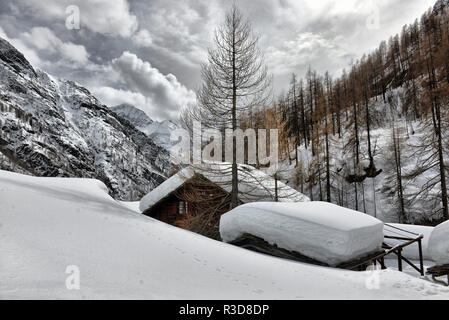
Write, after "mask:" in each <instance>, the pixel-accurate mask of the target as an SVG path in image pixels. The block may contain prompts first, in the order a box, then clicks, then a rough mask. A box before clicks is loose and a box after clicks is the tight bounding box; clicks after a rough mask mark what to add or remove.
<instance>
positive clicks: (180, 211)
mask: <svg viewBox="0 0 449 320" xmlns="http://www.w3.org/2000/svg"><path fill="white" fill-rule="evenodd" d="M179 215H181V216H182V215H184V201H179Z"/></svg>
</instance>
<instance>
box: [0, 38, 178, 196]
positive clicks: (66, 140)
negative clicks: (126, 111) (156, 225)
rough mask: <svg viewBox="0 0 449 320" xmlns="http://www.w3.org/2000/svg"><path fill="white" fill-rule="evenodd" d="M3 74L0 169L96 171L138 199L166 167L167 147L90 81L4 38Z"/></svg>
mask: <svg viewBox="0 0 449 320" xmlns="http://www.w3.org/2000/svg"><path fill="white" fill-rule="evenodd" d="M0 80H1V82H0V127H1V128H2V130H1V134H0V169H4V170H9V171H16V172H21V173H26V174H30V175H35V176H44V177H84V178H96V179H99V180H101V181H103V182H104V183H105V184H106V185H107V186H108V188H109V191H110V193H111V195H112V196H114V197H115V198H117V199H120V200H137V199H139V198H140V197H141V196H142V195H143V194H145V193H146V192H148V191H149V190H152V189H153V188H155V187H156V186H158V185H159V184H160V183H161V182H163V181H164V180H165V177H166V176H167V175H168V174H169V172H170V155H169V153H168V152H167V151H166V150H165V149H164V148H162V147H161V146H159V145H158V144H156V143H155V142H154V141H153V140H152V139H151V138H150V137H148V136H146V135H145V134H143V133H142V132H141V131H139V130H137V129H136V128H135V126H134V125H133V124H132V123H131V122H129V121H127V120H126V119H123V118H121V117H119V116H117V115H116V114H115V113H114V112H112V111H111V110H110V109H109V108H107V107H106V106H104V105H102V104H101V103H100V101H99V100H98V99H97V98H95V97H94V96H93V95H92V94H91V93H90V92H89V91H88V90H87V89H86V88H83V87H82V86H80V85H78V84H76V83H75V82H73V81H69V80H64V79H54V78H53V77H51V76H50V75H48V74H46V73H45V72H43V71H40V70H36V69H34V68H33V67H32V66H31V64H30V63H29V62H28V61H27V60H26V58H25V57H24V56H23V54H22V53H20V52H19V51H18V50H16V49H15V48H14V47H13V46H12V45H11V44H10V43H8V42H7V41H5V40H3V39H1V38H0ZM142 124H144V123H142Z"/></svg>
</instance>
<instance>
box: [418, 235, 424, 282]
mask: <svg viewBox="0 0 449 320" xmlns="http://www.w3.org/2000/svg"><path fill="white" fill-rule="evenodd" d="M418 247H419V263H420V267H421V276H423V277H424V261H423V254H422V239H419V240H418Z"/></svg>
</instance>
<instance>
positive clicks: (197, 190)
mask: <svg viewBox="0 0 449 320" xmlns="http://www.w3.org/2000/svg"><path fill="white" fill-rule="evenodd" d="M231 172H232V170H231V165H230V164H208V165H202V166H201V167H193V166H191V167H188V168H186V169H184V170H182V171H180V172H178V173H177V174H175V175H174V176H172V177H171V178H169V179H168V180H167V181H165V182H164V183H162V184H161V185H160V186H159V187H157V188H156V189H154V190H153V191H151V192H150V193H149V194H147V195H146V196H145V197H144V198H143V199H142V200H141V202H140V210H141V211H142V212H143V214H145V215H147V216H150V217H152V218H155V219H158V220H160V221H162V222H165V223H168V224H171V225H174V226H177V227H181V228H184V229H187V230H190V231H194V232H198V233H200V234H203V235H207V236H210V234H209V233H211V234H213V236H211V237H213V238H214V237H215V238H216V237H217V235H218V223H219V221H220V217H221V215H223V214H224V213H226V212H228V211H229V210H230V209H231V190H232V183H231V182H232V174H231ZM238 177H239V195H238V198H239V203H240V204H244V203H250V202H261V201H266V202H273V201H276V200H278V201H280V202H285V201H287V202H302V201H309V198H307V197H306V196H304V195H303V194H301V193H299V192H298V191H296V190H294V189H292V188H290V187H289V186H287V185H285V184H284V183H282V182H280V181H274V179H273V178H271V177H270V176H268V175H266V174H265V173H263V172H262V171H260V170H257V169H255V168H253V167H250V166H247V165H239V171H238Z"/></svg>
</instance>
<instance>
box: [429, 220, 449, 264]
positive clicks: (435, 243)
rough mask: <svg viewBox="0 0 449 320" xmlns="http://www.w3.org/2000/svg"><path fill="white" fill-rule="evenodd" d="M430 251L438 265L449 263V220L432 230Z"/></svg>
mask: <svg viewBox="0 0 449 320" xmlns="http://www.w3.org/2000/svg"><path fill="white" fill-rule="evenodd" d="M429 253H430V256H431V257H432V260H433V261H435V262H436V263H437V264H438V265H444V264H449V221H446V222H444V223H442V224H440V225H438V226H436V227H435V229H434V230H433V231H432V234H431V236H430V240H429Z"/></svg>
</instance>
